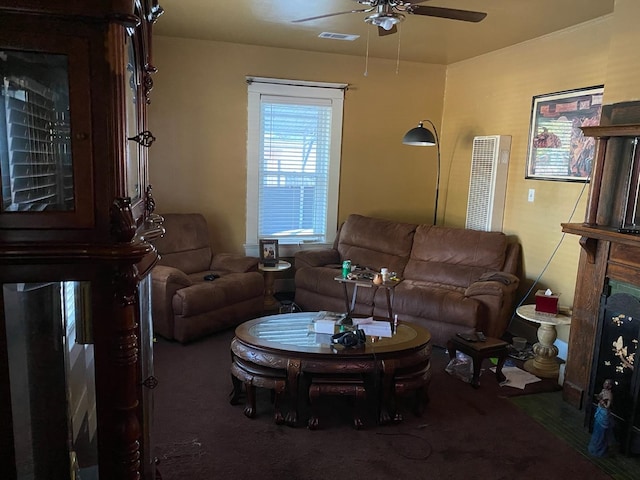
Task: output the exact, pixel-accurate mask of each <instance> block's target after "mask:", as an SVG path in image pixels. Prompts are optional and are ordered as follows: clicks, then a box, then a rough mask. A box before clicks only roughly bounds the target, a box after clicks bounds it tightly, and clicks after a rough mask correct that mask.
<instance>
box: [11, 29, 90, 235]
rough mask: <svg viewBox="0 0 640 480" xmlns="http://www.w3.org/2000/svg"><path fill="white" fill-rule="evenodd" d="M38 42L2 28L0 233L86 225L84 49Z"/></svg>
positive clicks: (64, 42) (65, 42)
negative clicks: (28, 227)
mask: <svg viewBox="0 0 640 480" xmlns="http://www.w3.org/2000/svg"><path fill="white" fill-rule="evenodd" d="M38 40H39V39H38V37H37V36H33V37H32V38H29V39H16V38H13V37H12V36H11V35H10V34H9V33H8V32H6V31H4V32H2V31H0V174H1V183H0V190H1V192H2V204H1V205H0V228H2V227H21V226H24V225H26V224H27V223H28V222H32V223H31V225H33V220H34V218H35V219H38V218H39V219H41V220H42V222H41V223H40V225H41V228H45V227H52V226H57V225H65V226H66V227H69V226H70V227H73V226H77V227H87V226H90V225H91V224H92V216H93V208H92V204H91V202H92V190H91V183H90V182H87V180H88V179H89V178H91V171H92V166H91V158H92V156H91V122H90V93H89V92H90V90H89V77H88V76H87V77H86V78H85V77H84V76H83V75H81V74H80V73H86V72H89V67H88V51H89V50H88V46H87V44H86V42H85V41H83V40H82V39H63V38H59V39H57V40H56V39H55V38H54V39H53V40H51V41H49V42H42V43H40V42H39V41H38ZM72 73H73V74H72ZM71 93H73V95H71ZM25 214H26V215H25ZM27 218H29V219H27Z"/></svg>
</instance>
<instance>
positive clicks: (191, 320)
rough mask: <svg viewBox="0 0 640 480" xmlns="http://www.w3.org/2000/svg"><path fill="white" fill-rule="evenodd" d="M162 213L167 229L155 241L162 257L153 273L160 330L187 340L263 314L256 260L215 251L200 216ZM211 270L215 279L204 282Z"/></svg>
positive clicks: (155, 321)
mask: <svg viewBox="0 0 640 480" xmlns="http://www.w3.org/2000/svg"><path fill="white" fill-rule="evenodd" d="M162 217H164V223H163V226H164V228H165V230H166V233H165V235H164V237H162V238H159V239H157V240H155V241H154V242H153V244H154V245H155V247H156V248H157V249H158V252H159V253H160V260H159V261H158V264H157V265H156V266H155V267H154V268H153V270H152V271H151V281H152V287H151V288H152V289H151V306H152V316H153V328H154V332H155V333H156V334H158V335H160V336H162V337H164V338H166V339H169V340H173V339H175V340H177V341H179V342H181V343H186V342H190V341H192V340H195V339H197V338H200V337H202V336H205V335H208V334H211V333H213V332H216V331H219V330H223V329H226V328H229V327H232V326H236V325H238V324H240V323H242V322H244V321H245V320H248V319H251V318H255V317H258V316H260V315H261V314H262V310H263V306H264V280H263V277H262V275H261V274H260V272H258V259H257V258H254V257H245V256H243V255H239V254H232V253H217V254H216V253H214V252H213V250H212V248H211V245H210V240H211V239H210V237H209V230H208V226H207V222H206V220H205V218H204V217H203V216H202V215H200V214H197V213H168V214H164V215H162ZM212 274H213V275H215V276H216V277H217V278H215V279H213V280H205V276H209V275H212Z"/></svg>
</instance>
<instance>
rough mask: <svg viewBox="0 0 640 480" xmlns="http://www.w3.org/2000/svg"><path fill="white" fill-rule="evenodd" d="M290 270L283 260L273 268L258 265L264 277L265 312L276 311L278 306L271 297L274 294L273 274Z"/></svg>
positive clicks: (288, 264)
mask: <svg viewBox="0 0 640 480" xmlns="http://www.w3.org/2000/svg"><path fill="white" fill-rule="evenodd" d="M290 268H291V264H290V263H289V262H286V261H284V260H280V261H278V263H276V264H275V265H274V266H272V267H268V266H266V265H263V264H262V263H259V264H258V269H259V270H260V271H261V272H262V273H263V275H264V309H265V310H266V311H270V310H276V308H277V306H278V301H277V300H276V299H275V297H274V296H273V294H274V288H273V286H274V283H275V274H276V272H284V271H285V270H289V269H290Z"/></svg>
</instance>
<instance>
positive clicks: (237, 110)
mask: <svg viewBox="0 0 640 480" xmlns="http://www.w3.org/2000/svg"><path fill="white" fill-rule="evenodd" d="M154 64H155V65H156V66H157V67H158V73H156V74H155V76H154V88H153V91H152V103H151V105H150V108H149V119H150V121H149V124H150V129H151V131H152V132H153V134H154V135H155V136H156V137H157V141H156V142H155V143H154V145H153V147H152V148H151V149H150V152H149V154H150V166H149V170H150V180H151V184H152V186H153V195H154V198H155V200H156V211H157V212H159V213H162V212H189V211H198V212H202V213H203V214H204V215H205V216H206V217H207V219H208V220H209V222H210V223H211V225H212V226H213V228H214V234H213V236H214V242H215V245H216V247H217V248H218V249H219V250H224V251H234V252H242V251H243V244H244V241H245V197H246V158H245V154H246V141H247V138H246V131H247V86H246V82H245V76H246V75H255V76H264V77H279V78H290V79H299V80H315V81H325V82H341V83H348V84H350V87H349V90H348V91H347V92H346V95H345V104H344V105H345V107H344V129H343V150H342V164H341V186H340V201H339V221H341V220H343V219H344V218H345V217H346V216H347V215H348V214H350V213H362V214H366V215H374V216H381V217H388V218H394V219H399V220H406V221H416V222H426V221H429V219H430V218H432V215H433V195H434V180H433V174H434V172H435V149H431V148H426V149H425V148H415V147H408V146H405V145H402V143H401V140H402V136H403V135H404V133H405V132H406V131H407V130H409V129H410V128H412V127H414V126H416V125H417V122H418V121H419V120H420V119H422V118H431V119H433V121H434V122H435V123H436V125H438V126H439V119H440V118H441V116H442V104H443V99H444V81H445V67H444V66H441V65H425V64H419V63H404V62H403V63H401V64H400V65H399V72H398V74H396V62H394V61H388V60H380V59H373V58H370V59H369V63H368V75H367V76H365V75H364V72H365V58H364V52H363V57H362V58H360V57H352V56H345V55H331V54H318V53H307V52H301V51H296V50H285V49H276V48H267V47H255V46H244V45H237V44H228V43H218V42H205V41H196V40H186V39H176V38H167V37H156V38H154ZM430 162H431V163H430ZM336 227H337V225H336Z"/></svg>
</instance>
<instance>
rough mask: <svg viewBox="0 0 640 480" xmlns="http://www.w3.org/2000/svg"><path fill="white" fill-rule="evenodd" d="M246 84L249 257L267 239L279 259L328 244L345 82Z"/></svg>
mask: <svg viewBox="0 0 640 480" xmlns="http://www.w3.org/2000/svg"><path fill="white" fill-rule="evenodd" d="M248 81H249V88H248V95H249V100H248V108H249V112H248V118H249V126H248V144H247V237H246V240H247V241H246V250H247V253H248V254H252V255H256V254H257V245H258V242H259V240H260V239H265V238H274V239H278V243H279V246H280V255H281V256H287V255H291V254H293V252H294V250H295V249H297V248H298V246H299V245H300V244H302V243H305V244H307V243H313V244H327V243H332V242H333V238H334V236H335V233H336V227H337V213H338V184H339V175H340V149H341V143H342V106H343V98H344V88H345V87H346V85H344V84H319V83H311V82H294V81H284V80H274V79H257V78H249V79H248ZM292 83H297V84H296V85H292ZM294 246H295V248H294V249H293V250H292V247H294Z"/></svg>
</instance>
